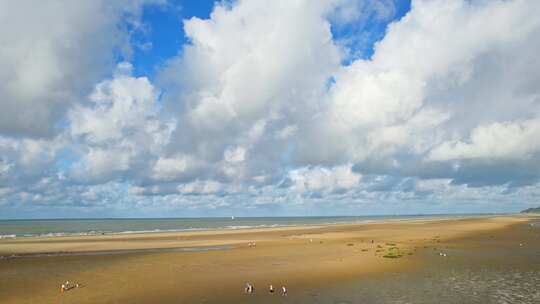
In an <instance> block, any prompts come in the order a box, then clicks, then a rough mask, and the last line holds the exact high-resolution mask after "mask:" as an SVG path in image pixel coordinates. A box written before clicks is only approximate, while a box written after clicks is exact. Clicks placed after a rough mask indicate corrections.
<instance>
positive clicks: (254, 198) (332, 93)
mask: <svg viewBox="0 0 540 304" xmlns="http://www.w3.org/2000/svg"><path fill="white" fill-rule="evenodd" d="M2 5H8V4H7V3H3V4H2ZM9 5H15V4H9ZM40 5H41V4H40ZM42 5H43V6H47V5H46V4H42ZM79 5H82V4H79V3H78V2H77V4H69V6H67V7H66V10H64V11H62V12H61V14H60V15H59V16H57V17H56V18H55V20H51V22H52V26H51V29H50V34H46V33H43V32H42V28H41V27H40V28H39V29H38V28H37V26H34V25H33V23H29V24H28V25H26V26H27V27H28V35H26V36H24V35H13V34H12V33H11V32H9V30H6V27H4V31H3V32H2V30H0V39H2V40H1V42H2V45H7V46H8V47H2V48H1V49H0V52H2V54H3V55H4V56H2V58H4V59H5V60H3V61H2V59H0V67H2V69H0V79H5V80H6V81H4V82H2V84H0V92H1V93H0V103H2V104H1V105H2V109H3V111H2V114H0V133H2V134H5V135H9V137H8V136H3V137H0V152H1V153H2V154H1V155H2V156H1V157H0V181H1V183H0V197H3V198H0V202H3V203H4V204H5V203H6V202H8V201H13V200H14V198H17V199H20V200H21V201H42V202H53V201H54V200H56V201H69V202H75V201H77V200H81V201H82V202H85V204H88V205H92V204H94V205H102V204H106V202H111V201H113V200H118V201H120V202H121V203H120V204H129V203H131V204H136V205H137V206H140V207H141V208H146V207H150V206H154V205H155V204H158V205H159V204H161V205H163V206H165V207H163V208H185V209H186V210H191V209H197V208H202V209H205V208H206V209H207V210H210V209H212V210H214V209H219V208H230V209H234V208H241V209H250V208H260V209H259V210H264V211H267V212H269V210H274V209H271V208H275V210H282V211H283V212H285V213H286V212H288V211H290V210H296V211H298V212H299V213H301V211H299V210H302V208H304V209H303V210H307V209H309V208H315V209H316V210H322V211H324V210H327V209H325V208H327V207H326V205H325V204H326V203H329V204H333V205H334V206H339V208H341V209H339V210H345V211H348V210H362V208H363V206H367V208H372V209H370V210H383V211H387V212H394V211H395V210H397V209H400V210H407V209H406V208H407V207H406V206H407V204H408V203H411V204H416V205H415V206H419V207H418V208H420V209H422V210H439V211H440V210H446V211H448V210H451V204H457V206H459V208H461V209H460V210H476V209H475V208H476V207H474V208H473V207H470V208H469V207H467V206H468V205H467V204H472V205H474V204H473V203H475V202H476V203H477V202H478V201H481V200H482V199H484V200H485V199H490V200H492V201H493V204H494V205H493V206H497V208H500V209H501V210H504V204H506V203H508V202H511V201H515V200H516V198H521V199H522V201H523V203H522V204H528V203H530V202H532V201H534V198H535V197H538V193H539V191H540V190H539V186H538V182H539V181H540V172H538V170H537V168H538V166H539V165H540V152H539V150H540V141H539V140H538V138H540V123H539V117H540V99H539V96H540V89H539V87H538V85H537V84H538V83H539V81H540V72H539V71H540V64H539V63H538V60H536V57H537V53H538V52H539V50H540V20H539V19H538V18H535V16H536V15H537V13H540V4H539V3H538V2H535V1H526V0H515V1H503V0H495V1H480V0H478V1H466V0H456V1H444V0H435V1H433V0H431V1H427V0H415V1H412V5H411V10H410V11H409V12H408V13H407V14H406V15H405V16H403V18H401V19H399V20H394V21H393V22H391V23H390V24H388V27H387V28H386V31H385V32H384V33H383V34H381V35H382V36H381V37H380V40H379V41H378V42H376V43H375V45H374V47H373V54H372V55H371V56H358V55H354V54H355V52H363V50H364V49H365V48H366V47H368V48H369V47H371V45H361V44H362V43H365V41H366V40H364V39H363V38H362V37H361V35H362V33H363V30H361V29H362V28H363V27H362V25H363V24H364V25H365V24H367V23H369V22H373V20H377V22H389V21H390V20H392V18H393V17H394V15H395V14H396V5H395V2H394V1H349V0H328V1H316V2H313V1H262V0H240V1H235V2H218V3H217V4H216V5H215V7H214V9H213V11H212V13H211V15H210V16H209V18H208V19H201V18H197V17H193V18H191V19H189V20H185V21H184V24H183V26H184V31H185V35H186V37H187V38H188V40H189V43H187V44H186V45H184V46H183V48H182V50H179V53H178V55H177V56H175V57H173V58H171V59H170V60H169V61H168V62H167V63H166V64H165V66H164V67H163V68H162V69H160V70H159V72H158V77H157V80H156V81H155V82H154V83H152V82H151V81H150V80H149V79H148V78H147V77H144V76H140V77H136V76H133V74H132V71H131V70H132V66H131V65H130V64H129V63H125V62H121V63H119V64H116V65H115V64H114V63H113V62H112V58H113V57H112V51H111V50H113V49H115V48H123V47H125V46H126V42H128V40H129V39H128V38H129V34H127V33H125V32H123V30H122V28H121V27H120V28H119V27H118V23H119V22H120V21H119V20H120V19H119V18H120V17H121V16H123V15H125V14H126V13H127V14H128V15H129V14H131V15H135V16H136V15H137V14H139V13H140V7H141V6H140V5H141V4H140V3H137V4H133V5H130V6H127V7H120V6H118V7H117V6H114V5H108V4H105V3H102V2H92V4H88V3H84V5H86V6H85V7H83V8H81V7H80V6H79ZM261 7H264V9H261ZM5 11H6V10H2V9H0V20H2V22H10V23H11V22H14V21H13V20H11V19H12V18H15V17H14V16H18V15H20V14H22V12H23V11H24V7H23V6H17V8H16V10H12V11H13V12H15V13H13V14H11V15H10V16H7V15H6V14H5V13H2V12H5ZM50 11H54V8H51V7H49V6H47V9H44V10H43V12H40V11H39V10H34V11H33V12H32V14H37V16H38V17H40V18H41V19H39V18H38V19H39V20H40V21H39V22H44V21H48V20H49V19H51V18H52V17H51V16H50V15H51V14H50ZM82 12H84V13H85V14H83V13H82ZM81 15H84V16H81ZM96 15H99V16H96ZM36 20H37V19H36ZM88 20H95V21H96V22H93V23H89V22H88ZM55 22H56V23H62V24H66V23H68V24H72V23H73V26H72V27H69V28H64V27H63V26H61V25H58V24H56V23H55ZM39 24H41V23H39ZM351 26H355V27H356V28H357V29H360V30H359V31H347V30H343V29H346V28H347V27H351ZM6 31H7V32H6ZM8 32H9V33H8ZM96 32H100V33H104V34H103V35H101V36H100V35H94V33H96ZM339 33H341V34H340V35H341V36H339V35H338V34H339ZM336 35H338V36H339V37H337V36H336ZM369 35H371V34H369ZM23 36H24V37H23ZM35 37H43V39H36V38H35ZM372 38H373V37H371V38H370V39H372ZM58 41H60V43H58ZM73 41H75V42H77V43H73ZM351 41H352V42H351ZM372 42H373V41H371V42H370V43H372ZM127 48H128V49H129V47H127ZM32 49H35V50H36V51H35V52H33V53H32V56H26V57H25V56H24V54H25V53H28V52H30V50H32ZM19 51H20V52H19ZM74 54H76V56H75V55H74ZM80 58H83V60H80ZM44 65H45V66H44ZM36 71H37V72H36ZM107 74H108V75H107ZM12 75H14V77H12ZM74 75H77V76H80V77H75V76H74ZM76 99H78V100H79V101H78V102H74V101H73V100H76ZM21 105H24V106H21ZM64 114H66V115H64ZM4 116H5V117H4ZM28 117H30V118H31V119H28ZM4 118H5V119H4ZM21 118H25V119H21ZM58 125H60V128H59V129H57V130H53V129H54V126H58ZM15 134H23V135H24V136H20V137H17V135H15ZM45 135H48V137H46V138H39V137H40V136H45ZM14 174H15V175H14ZM13 176H16V178H13ZM22 181H25V182H26V186H21V185H22ZM14 189H15V190H14ZM107 191H118V193H121V194H122V195H124V198H121V197H120V196H119V195H112V194H111V196H110V197H107ZM62 193H63V194H62ZM374 202H383V203H384V202H387V203H389V204H390V205H388V206H390V207H380V208H379V207H377V206H376V205H374V204H375V203H374ZM428 202H439V204H438V205H437V206H439V207H432V206H431V205H429V204H428ZM392 204H394V205H392ZM392 206H394V207H395V208H393V207H392ZM396 206H397V207H396ZM476 206H481V207H484V205H476ZM481 207H478V210H480V209H481ZM156 208H159V206H158V207H156ZM306 208H307V209H306ZM317 208H319V209H317ZM354 208H356V209H354ZM396 208H397V209H396ZM432 208H433V209H432ZM437 208H439V209H437ZM445 208H447V209H445ZM494 208H495V207H494ZM495 209H496V208H495ZM497 210H498V209H497Z"/></svg>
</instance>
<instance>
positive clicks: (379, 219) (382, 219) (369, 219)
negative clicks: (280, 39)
mask: <svg viewBox="0 0 540 304" xmlns="http://www.w3.org/2000/svg"><path fill="white" fill-rule="evenodd" d="M519 215H520V213H485V214H484V213H477V214H474V213H473V214H425V215H424V214H417V215H375V216H366V218H365V219H361V220H353V221H339V222H322V223H315V224H312V223H306V224H261V225H228V226H223V227H201V228H178V229H148V230H124V231H99V230H96V231H94V230H92V231H81V232H62V231H59V232H45V233H40V234H20V235H18V234H16V233H9V234H0V242H1V241H2V240H10V239H20V238H58V237H86V236H89V237H91V236H103V235H132V234H159V233H183V232H216V231H236V230H239V231H240V230H251V229H267V228H268V229H273V228H295V227H298V228H303V227H311V226H331V225H362V224H371V223H386V222H394V221H416V220H419V221H430V220H451V219H467V218H484V217H500V216H519ZM348 217H350V218H358V217H363V216H335V217H334V216H328V217H326V216H313V217H310V216H305V217H304V216H298V217H276V219H284V218H287V219H306V218H307V219H309V218H313V219H321V218H348ZM268 218H272V217H268ZM191 219H194V220H196V219H203V220H208V219H214V218H164V219H161V218H141V219H139V218H119V219H114V218H110V219H98V218H92V219H6V220H0V223H2V222H18V221H20V222H32V221H38V222H39V221H45V222H53V221H103V220H105V221H116V220H118V221H131V220H142V221H146V220H148V221H160V220H191ZM215 219H228V218H222V217H219V218H215ZM251 219H267V217H252V218H251V217H238V218H236V220H237V221H238V220H251ZM231 221H234V220H231ZM0 227H1V226H0Z"/></svg>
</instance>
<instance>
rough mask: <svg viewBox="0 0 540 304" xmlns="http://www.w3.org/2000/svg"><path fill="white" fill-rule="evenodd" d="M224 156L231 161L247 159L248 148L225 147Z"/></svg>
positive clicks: (238, 161)
mask: <svg viewBox="0 0 540 304" xmlns="http://www.w3.org/2000/svg"><path fill="white" fill-rule="evenodd" d="M223 158H224V159H225V161H226V162H229V163H233V164H235V163H240V162H243V161H244V160H245V159H246V149H245V148H244V147H235V148H233V147H229V148H227V149H225V152H224V153H223Z"/></svg>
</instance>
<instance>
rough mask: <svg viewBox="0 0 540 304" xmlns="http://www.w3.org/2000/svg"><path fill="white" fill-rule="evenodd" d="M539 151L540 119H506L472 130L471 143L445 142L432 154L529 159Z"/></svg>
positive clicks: (438, 158)
mask: <svg viewBox="0 0 540 304" xmlns="http://www.w3.org/2000/svg"><path fill="white" fill-rule="evenodd" d="M538 152H540V120H527V121H524V122H520V123H512V122H503V123H493V124H491V125H487V126H479V127H477V128H475V129H473V130H472V132H471V136H470V139H469V141H468V142H464V141H461V140H457V141H453V142H449V141H446V142H443V143H442V144H441V145H439V146H437V147H436V148H435V149H434V150H432V151H431V152H430V154H429V158H430V159H432V160H436V161H444V160H453V159H527V158H531V157H533V156H534V154H537V153H538Z"/></svg>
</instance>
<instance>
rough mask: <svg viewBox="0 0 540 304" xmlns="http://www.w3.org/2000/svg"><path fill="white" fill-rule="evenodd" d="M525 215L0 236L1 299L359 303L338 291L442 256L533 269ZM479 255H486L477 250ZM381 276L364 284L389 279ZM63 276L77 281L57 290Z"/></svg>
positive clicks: (537, 245)
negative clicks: (248, 291)
mask: <svg viewBox="0 0 540 304" xmlns="http://www.w3.org/2000/svg"><path fill="white" fill-rule="evenodd" d="M532 220H534V218H533V217H526V216H496V217H481V218H469V219H442V220H410V221H387V222H377V223H369V224H348V225H329V226H309V227H286V228H285V227H284V228H271V229H246V230H218V231H198V232H175V233H172V232H171V233H146V234H114V235H97V236H77V237H74V236H72V237H49V238H39V237H27V238H16V239H3V240H0V256H2V259H1V260H0V302H1V303H266V302H268V303H275V302H277V303H317V301H321V302H320V303H332V302H328V301H335V300H336V299H337V298H339V297H343V296H346V295H347V294H350V295H353V294H354V296H355V297H359V298H358V299H360V300H361V299H362V296H363V295H362V294H361V293H360V294H359V293H358V291H356V292H354V291H353V290H352V289H348V290H349V291H350V292H349V291H346V290H340V289H339V288H340V287H343V286H349V285H347V284H352V283H354V282H362V280H366V284H367V282H368V281H369V280H371V279H372V278H377V277H381V276H383V275H385V274H398V275H403V274H408V273H409V274H413V273H416V272H418V271H419V270H422V269H430V268H431V267H434V266H435V267H439V266H440V267H442V268H444V267H450V266H449V265H451V264H450V262H449V261H454V262H455V263H456V264H455V265H458V264H459V263H461V264H463V265H467V263H475V264H476V265H483V264H482V263H485V265H486V267H488V268H489V267H492V266H493V267H495V266H500V265H501V263H502V264H504V260H502V257H503V256H504V255H505V254H510V253H511V254H519V252H521V251H519V252H518V251H516V250H515V248H518V249H519V248H521V249H520V250H522V251H523V252H526V253H527V254H525V253H523V255H522V256H520V257H521V258H519V259H517V260H513V261H512V263H514V264H516V263H517V264H516V265H518V264H519V265H521V266H523V267H525V266H526V265H529V266H530V265H538V264H539V263H538V261H539V259H540V239H539V238H538V232H539V229H536V230H535V229H528V227H532V226H530V224H529V223H530V222H531V221H532ZM250 243H251V245H250ZM253 243H255V245H253ZM524 250H526V251H524ZM486 252H488V253H489V254H490V258H484V257H485V256H484V255H482V254H481V253H486ZM443 253H444V254H448V256H447V257H443V256H442V255H441V254H443ZM471 253H476V258H475V257H474V256H475V255H471ZM480 256H481V257H483V258H478V257H480ZM460 257H461V260H460ZM501 261H502V262H501ZM461 264H459V265H461ZM514 264H512V265H514ZM516 265H514V266H516ZM519 265H518V266H519ZM514 266H512V267H514ZM518 266H516V267H518ZM521 266H520V267H521ZM452 267H453V268H452V269H454V268H455V267H454V266H452ZM456 267H457V266H456ZM534 267H536V268H538V267H539V266H533V268H530V267H529V269H533V270H534V269H535V268H534ZM442 268H441V269H442ZM518 268H519V267H518ZM448 269H450V268H448ZM381 278H382V279H381V280H382V281H378V282H375V283H373V284H376V285H377V284H382V283H384V282H386V281H384V280H388V278H383V277H381ZM66 280H70V281H74V282H77V283H79V284H81V287H80V288H76V289H72V290H70V291H68V292H64V293H61V292H60V284H61V283H62V282H64V281H66ZM246 282H250V283H252V284H253V285H254V286H255V293H254V294H253V295H249V296H248V295H244V294H243V288H244V285H245V283H246ZM389 282H390V281H389ZM269 284H273V286H274V287H276V288H279V287H280V286H281V285H286V286H287V288H288V290H289V294H288V296H287V297H282V296H280V295H279V294H278V293H277V294H270V293H268V292H267V290H266V289H267V286H268V285H269ZM533 284H534V283H533ZM364 286H368V285H365V284H364ZM533 287H535V286H533ZM336 288H337V289H336ZM351 288H353V289H354V288H356V287H351ZM331 290H333V293H328V292H327V293H325V291H331ZM317 297H321V298H320V299H318V298H317ZM340 303H341V302H340ZM343 303H347V300H344V302H343Z"/></svg>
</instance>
